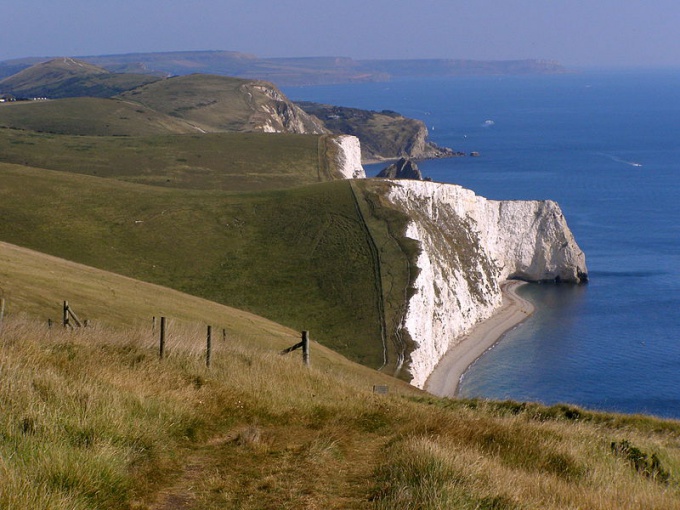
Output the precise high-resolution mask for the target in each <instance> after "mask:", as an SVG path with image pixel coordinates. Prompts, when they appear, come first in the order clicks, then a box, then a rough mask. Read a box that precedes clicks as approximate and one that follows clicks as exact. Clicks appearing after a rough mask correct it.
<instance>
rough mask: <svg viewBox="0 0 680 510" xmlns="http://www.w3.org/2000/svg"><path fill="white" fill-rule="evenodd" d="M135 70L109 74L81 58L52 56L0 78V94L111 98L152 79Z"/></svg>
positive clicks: (29, 96)
mask: <svg viewBox="0 0 680 510" xmlns="http://www.w3.org/2000/svg"><path fill="white" fill-rule="evenodd" d="M158 79H159V78H158V77H155V76H150V75H146V74H138V73H111V72H109V71H107V70H106V69H103V68H101V67H97V66H95V65H92V64H89V63H87V62H84V61H81V60H75V59H72V58H68V57H66V58H60V59H53V60H49V61H47V62H41V63H38V64H35V65H33V66H31V67H28V68H26V69H24V70H22V71H20V72H18V73H17V74H14V75H12V76H9V77H7V78H5V79H3V80H1V81H0V94H5V95H12V96H15V97H18V98H34V97H48V98H53V99H58V98H64V97H80V96H87V97H111V96H114V95H116V94H119V93H121V92H123V91H126V90H130V89H133V88H135V87H139V86H140V85H143V84H146V83H149V82H152V81H156V80H158Z"/></svg>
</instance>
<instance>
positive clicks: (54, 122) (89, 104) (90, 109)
mask: <svg viewBox="0 0 680 510" xmlns="http://www.w3.org/2000/svg"><path fill="white" fill-rule="evenodd" d="M0 126H2V127H8V128H16V129H23V130H29V131H37V132H45V133H57V134H65V135H80V136H147V135H160V134H170V133H194V134H195V133H198V130H197V129H196V128H195V127H193V126H191V125H190V124H188V123H186V122H184V121H182V120H180V119H176V118H173V117H170V116H168V115H165V114H162V113H159V112H156V111H153V110H151V109H149V108H146V107H144V106H141V105H138V104H133V103H130V102H129V101H123V100H120V99H100V98H92V97H78V98H71V99H60V100H58V101H21V102H15V103H14V102H13V103H5V104H3V105H0Z"/></svg>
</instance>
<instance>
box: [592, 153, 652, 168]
mask: <svg viewBox="0 0 680 510" xmlns="http://www.w3.org/2000/svg"><path fill="white" fill-rule="evenodd" d="M596 154H597V155H598V156H602V157H604V158H608V159H611V160H612V161H616V162H617V163H622V164H624V165H628V166H635V167H640V166H642V163H638V162H636V161H628V160H626V159H623V158H620V157H618V156H614V155H613V154H607V153H606V152H597V153H596Z"/></svg>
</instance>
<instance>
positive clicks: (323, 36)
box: [0, 0, 680, 66]
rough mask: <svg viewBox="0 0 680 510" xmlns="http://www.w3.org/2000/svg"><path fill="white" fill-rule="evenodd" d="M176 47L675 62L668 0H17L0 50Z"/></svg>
mask: <svg viewBox="0 0 680 510" xmlns="http://www.w3.org/2000/svg"><path fill="white" fill-rule="evenodd" d="M175 50H233V51H243V52H247V53H253V54H255V55H258V56H261V57H272V56H347V57H353V58H358V59H359V58H471V59H501V60H503V59H517V58H545V59H555V60H559V61H560V62H561V63H563V64H565V65H568V66H641V65H645V66H680V1H679V0H408V1H407V0H331V1H327V0H186V1H183V0H117V1H113V0H21V1H18V2H11V3H9V4H8V5H6V6H5V8H4V10H3V12H2V14H0V60H5V59H9V58H18V57H25V56H84V55H99V54H110V53H133V52H147V51H175Z"/></svg>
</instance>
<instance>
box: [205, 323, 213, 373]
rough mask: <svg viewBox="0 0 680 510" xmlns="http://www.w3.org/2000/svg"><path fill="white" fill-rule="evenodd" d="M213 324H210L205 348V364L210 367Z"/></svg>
mask: <svg viewBox="0 0 680 510" xmlns="http://www.w3.org/2000/svg"><path fill="white" fill-rule="evenodd" d="M211 337H212V326H208V338H207V341H206V350H205V366H206V367H208V368H210V344H211V340H212V338H211Z"/></svg>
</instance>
